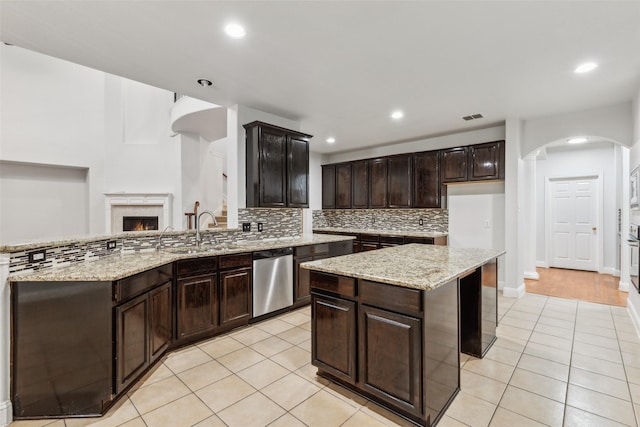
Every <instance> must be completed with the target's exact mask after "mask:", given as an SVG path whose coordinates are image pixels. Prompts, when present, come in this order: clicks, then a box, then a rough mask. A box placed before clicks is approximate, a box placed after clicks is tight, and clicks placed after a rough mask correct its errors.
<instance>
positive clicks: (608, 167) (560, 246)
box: [524, 135, 628, 305]
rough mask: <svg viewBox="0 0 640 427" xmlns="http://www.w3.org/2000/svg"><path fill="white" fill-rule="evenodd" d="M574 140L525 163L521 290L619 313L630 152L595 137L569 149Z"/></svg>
mask: <svg viewBox="0 0 640 427" xmlns="http://www.w3.org/2000/svg"><path fill="white" fill-rule="evenodd" d="M574 138H575V136H573V135H568V136H567V137H565V138H560V139H556V140H554V141H551V142H549V143H547V144H545V145H544V146H543V147H541V148H539V149H536V150H535V151H533V152H531V153H529V154H528V155H527V156H525V157H524V160H525V181H526V186H527V189H528V190H529V191H528V194H527V196H526V203H525V209H526V213H525V217H526V218H527V223H528V224H529V227H528V229H529V231H528V236H527V239H526V240H527V241H528V243H527V244H526V245H525V246H526V247H527V249H526V253H525V258H526V261H525V279H528V280H525V287H526V290H527V292H530V293H541V294H545V295H552V296H558V297H566V298H575V299H581V300H587V301H592V302H598V303H605V304H613V305H625V304H626V292H623V291H621V289H622V290H624V287H625V286H624V283H622V286H621V280H620V277H621V264H623V259H622V258H623V255H624V254H626V251H621V246H622V244H623V242H622V239H626V232H624V233H623V232H622V230H623V224H622V217H623V212H624V211H625V206H628V202H627V201H626V200H625V198H624V197H623V194H626V189H627V186H628V184H627V181H628V179H627V177H628V166H627V162H626V160H625V159H628V148H626V147H624V146H622V145H621V144H620V143H618V142H617V141H613V140H611V139H609V138H604V137H600V136H587V137H585V138H584V139H585V141H583V142H582V143H578V144H570V143H569V141H570V140H572V139H574ZM624 230H626V227H625V228H624ZM623 277H624V276H623Z"/></svg>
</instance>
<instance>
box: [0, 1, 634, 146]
mask: <svg viewBox="0 0 640 427" xmlns="http://www.w3.org/2000/svg"><path fill="white" fill-rule="evenodd" d="M231 20H235V21H237V22H240V23H242V24H243V25H244V26H245V27H246V30H247V37H246V38H245V39H242V40H232V39H229V38H228V37H226V36H225V35H224V33H223V27H224V25H225V24H226V23H227V22H229V21H231ZM0 39H1V40H2V41H3V42H5V43H10V44H14V45H17V46H21V47H24V48H27V49H31V50H34V51H37V52H42V53H45V54H48V55H51V56H55V57H59V58H63V59H66V60H69V61H72V62H76V63H79V64H82V65H86V66H89V67H92V68H95V69H99V70H103V71H106V72H108V73H112V74H116V75H120V76H123V77H127V78H130V79H133V80H138V81H141V82H144V83H147V84H151V85H154V86H158V87H161V88H164V89H168V90H171V91H175V92H179V93H184V94H186V95H189V96H192V97H195V98H200V99H203V100H207V101H210V102H213V103H215V104H219V105H223V106H230V105H233V104H243V105H247V106H250V107H252V108H256V109H259V110H263V111H266V112H270V113H274V114H277V115H280V116H283V117H286V118H290V119H294V120H299V121H300V123H301V126H300V130H302V131H303V132H306V133H310V134H312V135H315V138H314V139H313V140H312V150H314V151H318V152H324V153H329V152H338V151H345V150H351V149H356V148H363V147H367V146H374V145H381V144H387V143H392V142H398V141H407V140H414V139H418V138H420V137H423V136H429V135H435V134H441V133H447V132H453V131H459V130H465V129H471V128H474V127H478V126H488V125H491V124H495V123H500V122H502V121H503V120H505V118H506V117H520V118H523V119H526V118H531V117H538V116H546V115H552V114H557V113H562V112H567V111H577V110H583V109H588V108H592V107H597V106H603V105H610V104H616V103H620V102H624V101H630V100H631V98H632V96H633V94H634V93H635V92H636V91H637V90H638V87H639V85H640V2H639V1H626V2H620V1H611V0H608V1H591V2H582V1H503V2H499V1H492V2H490V1H468V2H462V1H406V2H405V1H299V2H292V1H280V2H275V1H255V2H248V1H122V0H119V1H86V0H85V1H60V0H58V1H24V0H2V2H1V3H0ZM587 60H593V61H596V62H598V63H599V64H600V66H599V68H598V69H596V70H595V71H594V72H592V73H590V74H587V75H576V74H574V73H573V69H574V68H575V67H576V66H577V65H578V64H579V63H582V62H584V61H587ZM199 78H206V79H209V80H212V81H213V82H214V83H215V86H214V87H212V88H201V87H200V86H198V85H197V84H196V83H195V82H196V80H197V79H199ZM394 109H402V110H403V111H404V112H405V117H404V118H403V119H401V120H400V121H397V122H394V121H392V120H391V119H390V118H389V115H390V113H391V111H392V110H394ZM475 113H482V114H483V115H484V116H485V118H484V119H481V120H473V121H470V122H465V121H463V120H462V119H461V117H462V116H465V115H469V114H475ZM328 136H334V137H335V138H336V139H337V142H336V143H335V144H334V145H329V144H327V143H326V142H325V139H326V138H327V137H328ZM428 148H429V147H425V149H428Z"/></svg>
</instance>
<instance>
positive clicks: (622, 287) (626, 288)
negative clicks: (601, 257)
mask: <svg viewBox="0 0 640 427" xmlns="http://www.w3.org/2000/svg"><path fill="white" fill-rule="evenodd" d="M618 290H619V291H622V292H629V284H628V283H627V282H623V281H622V280H620V281H619V282H618Z"/></svg>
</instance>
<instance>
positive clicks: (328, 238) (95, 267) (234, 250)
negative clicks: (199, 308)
mask: <svg viewBox="0 0 640 427" xmlns="http://www.w3.org/2000/svg"><path fill="white" fill-rule="evenodd" d="M352 239H353V237H350V236H334V235H328V234H314V235H311V234H309V235H303V236H301V237H299V238H290V239H276V240H261V241H247V242H237V243H233V244H232V246H230V247H227V248H226V249H220V250H216V249H215V247H214V246H206V245H203V246H202V247H201V251H199V252H196V253H176V252H171V251H173V250H175V249H177V248H166V249H161V250H159V251H153V252H139V253H130V254H114V255H111V256H108V257H103V258H100V259H98V260H95V261H83V262H77V263H73V264H70V265H66V266H58V267H54V268H47V269H42V270H38V271H28V272H21V273H15V274H12V275H9V277H8V280H9V281H31V282H61V281H69V282H76V281H78V282H83V281H113V280H119V279H122V278H124V277H128V276H132V275H134V274H137V273H141V272H143V271H147V270H150V269H152V268H156V267H159V266H162V265H165V264H168V263H171V262H173V261H177V260H180V259H189V258H198V257H207V256H215V255H228V254H238V253H246V252H254V251H262V250H267V249H276V248H286V247H295V246H305V245H315V244H321V243H331V242H341V241H346V240H352Z"/></svg>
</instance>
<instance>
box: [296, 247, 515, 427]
mask: <svg viewBox="0 0 640 427" xmlns="http://www.w3.org/2000/svg"><path fill="white" fill-rule="evenodd" d="M502 254H504V251H498V250H486V249H462V248H451V247H447V246H433V245H420V244H409V245H404V246H396V247H391V248H386V249H380V250H376V251H370V252H362V253H357V254H352V255H345V256H341V257H337V258H331V259H326V260H321V261H314V262H310V263H305V264H302V267H303V268H307V269H309V270H311V272H310V279H311V290H312V301H311V305H312V363H313V365H314V366H316V367H318V374H319V375H320V376H323V377H325V378H327V379H329V380H331V381H333V382H336V383H338V384H340V385H342V386H344V387H346V388H349V389H351V390H353V391H355V392H357V393H360V394H362V395H364V396H366V397H367V398H370V399H372V400H374V401H376V402H377V403H379V404H381V405H383V406H385V407H386V408H388V409H390V410H392V411H394V412H396V413H398V414H399V415H401V416H403V417H404V418H406V419H408V420H410V421H411V422H413V423H415V424H418V425H425V426H430V425H434V424H435V423H437V422H438V420H439V419H440V417H441V416H442V414H444V411H445V410H446V408H447V407H448V406H449V404H450V403H451V402H452V401H453V399H454V397H455V396H456V395H457V393H458V391H459V390H460V358H459V352H460V351H463V352H465V353H469V354H473V355H475V356H478V357H482V356H483V355H484V353H486V351H487V350H488V349H489V347H490V346H491V344H492V343H493V341H494V340H495V328H496V325H497V274H496V272H497V258H498V257H499V256H500V255H502Z"/></svg>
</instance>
